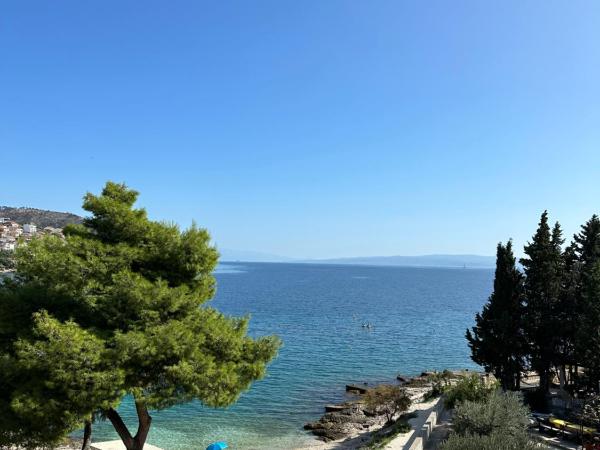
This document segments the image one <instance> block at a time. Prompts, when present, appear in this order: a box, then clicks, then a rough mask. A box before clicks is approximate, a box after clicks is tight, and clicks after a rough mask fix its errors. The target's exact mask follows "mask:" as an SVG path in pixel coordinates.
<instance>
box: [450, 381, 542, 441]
mask: <svg viewBox="0 0 600 450" xmlns="http://www.w3.org/2000/svg"><path fill="white" fill-rule="evenodd" d="M528 415H529V410H528V409H527V407H526V406H524V405H523V401H522V398H521V396H520V394H517V393H515V392H504V393H503V392H499V391H494V392H492V393H490V394H488V395H487V397H486V398H485V399H484V400H483V401H482V400H479V401H470V400H466V401H464V402H461V403H460V404H458V406H457V407H456V411H455V413H454V419H453V425H454V433H453V434H452V435H451V436H450V437H449V438H448V440H447V441H446V442H444V444H443V445H442V446H441V449H440V450H534V449H535V450H541V449H545V448H547V447H545V446H541V445H540V444H539V443H536V442H534V441H533V440H532V439H531V436H529V434H528V432H527V426H528V423H529V420H528Z"/></svg>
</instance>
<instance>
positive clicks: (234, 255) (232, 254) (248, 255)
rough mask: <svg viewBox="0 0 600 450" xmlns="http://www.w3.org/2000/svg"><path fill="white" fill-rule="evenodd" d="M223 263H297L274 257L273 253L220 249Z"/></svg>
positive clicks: (288, 259)
mask: <svg viewBox="0 0 600 450" xmlns="http://www.w3.org/2000/svg"><path fill="white" fill-rule="evenodd" d="M219 253H220V254H221V258H220V260H221V261H225V262H228V261H229V262H235V261H244V262H296V260H294V259H292V258H287V257H285V256H280V255H273V254H271V253H262V252H254V251H251V250H233V249H230V248H219Z"/></svg>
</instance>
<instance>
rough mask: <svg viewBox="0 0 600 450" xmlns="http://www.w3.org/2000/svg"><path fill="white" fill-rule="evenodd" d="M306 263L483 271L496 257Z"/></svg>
mask: <svg viewBox="0 0 600 450" xmlns="http://www.w3.org/2000/svg"><path fill="white" fill-rule="evenodd" d="M307 262H317V263H321V264H362V265H369V266H412V267H468V268H481V269H483V268H493V267H495V266H496V257H495V256H482V255H422V256H366V257H355V258H334V259H320V260H312V261H307Z"/></svg>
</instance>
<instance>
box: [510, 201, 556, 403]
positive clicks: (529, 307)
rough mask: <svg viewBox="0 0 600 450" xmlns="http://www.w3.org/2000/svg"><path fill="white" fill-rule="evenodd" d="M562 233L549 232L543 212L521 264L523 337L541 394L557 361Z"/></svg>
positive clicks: (545, 214) (546, 213)
mask: <svg viewBox="0 0 600 450" xmlns="http://www.w3.org/2000/svg"><path fill="white" fill-rule="evenodd" d="M562 243H563V239H562V232H561V229H560V225H559V224H558V222H557V223H556V225H555V226H554V228H553V229H552V231H551V230H550V226H549V225H548V212H547V211H544V213H543V214H542V216H541V219H540V223H539V226H538V229H537V231H536V233H535V234H534V236H533V238H532V240H531V242H529V243H528V244H527V245H526V246H525V248H524V252H525V255H526V257H525V258H521V260H520V262H521V264H522V266H523V270H524V272H525V299H526V301H525V317H526V326H525V333H526V336H527V340H528V345H529V358H530V363H531V367H532V369H533V370H535V371H536V372H537V373H538V375H539V377H540V390H541V391H543V392H547V391H548V389H549V388H550V381H551V380H550V375H551V369H552V366H553V363H555V362H556V361H555V360H556V357H555V352H556V347H557V345H558V344H557V336H556V330H557V326H560V324H559V323H558V322H557V319H556V315H555V313H556V310H557V307H558V303H559V297H560V294H561V281H562V266H563V261H562V253H561V245H562Z"/></svg>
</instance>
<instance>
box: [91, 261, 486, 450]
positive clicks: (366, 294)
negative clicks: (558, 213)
mask: <svg viewBox="0 0 600 450" xmlns="http://www.w3.org/2000/svg"><path fill="white" fill-rule="evenodd" d="M216 276H217V281H218V292H217V295H216V297H215V299H214V300H213V301H212V306H214V307H216V308H219V309H220V310H221V311H223V312H225V313H227V314H233V315H244V314H251V315H252V320H251V326H250V327H251V333H252V334H254V335H263V334H273V333H274V334H277V335H279V336H280V337H281V338H282V339H283V341H284V347H283V349H282V350H281V352H280V354H279V357H278V358H277V360H276V361H275V362H274V363H273V364H272V365H271V366H270V369H269V375H268V376H267V378H265V379H264V380H261V381H259V382H257V383H255V384H254V386H253V387H252V389H251V390H250V391H249V392H247V393H245V394H244V395H243V396H242V398H241V399H240V401H239V402H238V403H237V404H236V405H235V406H233V407H231V408H229V409H226V410H215V409H211V408H205V407H203V406H202V405H201V404H199V403H191V404H186V405H181V406H178V407H174V408H171V409H169V410H165V411H160V412H154V413H153V414H152V415H153V418H154V421H153V426H152V431H151V433H150V437H149V439H148V442H150V443H152V444H155V445H158V446H160V447H162V448H164V449H166V450H192V449H193V450H199V449H204V448H206V446H207V445H208V444H209V443H210V442H213V441H217V440H225V441H227V442H228V443H229V444H230V448H232V449H245V450H249V449H264V448H269V449H290V448H294V447H296V446H301V445H302V444H303V443H305V442H307V441H311V440H312V437H310V436H309V435H307V434H306V433H305V432H304V431H303V430H302V425H303V424H304V423H305V422H307V421H309V420H315V419H317V418H318V417H319V416H320V414H321V413H322V411H323V405H324V404H326V403H330V402H334V401H339V400H341V399H342V398H343V396H344V385H345V384H346V383H349V382H364V381H368V382H377V381H386V380H389V379H393V378H394V377H395V375H396V374H397V373H403V374H409V375H410V374H414V373H417V372H420V371H422V370H425V369H443V368H465V367H470V368H476V366H475V365H474V364H473V363H472V362H471V360H470V359H469V349H468V347H467V345H466V342H465V339H464V332H465V329H466V327H468V326H470V325H472V323H473V316H474V314H475V312H477V311H479V310H480V309H481V306H482V305H483V303H484V302H485V300H486V298H487V297H488V295H489V293H490V292H491V289H492V280H493V271H492V270H470V269H432V268H427V269H420V268H404V267H402V268H401V267H368V266H334V265H317V264H266V263H236V264H223V265H221V267H220V268H219V270H218V271H217V275H216ZM364 322H371V323H372V324H373V325H374V327H373V328H372V329H371V330H367V329H365V328H363V327H362V324H363V323H364ZM121 412H122V414H123V415H124V416H125V417H126V418H127V420H128V422H129V423H130V424H131V426H132V427H133V425H134V423H135V414H134V412H133V409H132V405H131V402H129V401H125V402H124V403H123V405H122V406H121ZM107 439H117V436H116V434H115V433H114V431H113V430H112V426H111V425H110V424H109V423H99V424H96V425H95V430H94V440H95V441H100V440H107Z"/></svg>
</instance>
